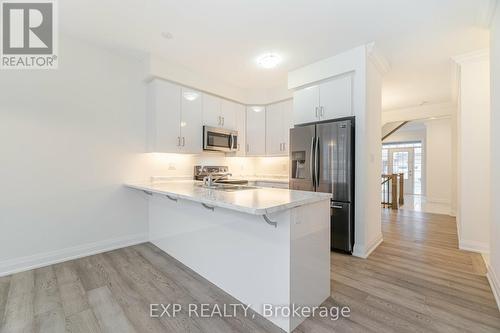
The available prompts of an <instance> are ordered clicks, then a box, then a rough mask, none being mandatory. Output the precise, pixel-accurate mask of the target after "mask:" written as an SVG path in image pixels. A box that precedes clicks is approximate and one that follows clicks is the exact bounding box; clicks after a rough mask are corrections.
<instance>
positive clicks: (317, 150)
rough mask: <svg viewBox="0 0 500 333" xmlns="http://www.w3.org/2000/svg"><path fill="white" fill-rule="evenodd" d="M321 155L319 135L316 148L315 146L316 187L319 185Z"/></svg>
mask: <svg viewBox="0 0 500 333" xmlns="http://www.w3.org/2000/svg"><path fill="white" fill-rule="evenodd" d="M319 158H320V156H319V137H317V138H316V148H315V152H314V170H315V171H314V173H315V176H316V180H315V182H316V187H319V175H320V172H319V163H320V160H319Z"/></svg>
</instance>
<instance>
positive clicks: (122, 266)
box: [0, 210, 500, 333]
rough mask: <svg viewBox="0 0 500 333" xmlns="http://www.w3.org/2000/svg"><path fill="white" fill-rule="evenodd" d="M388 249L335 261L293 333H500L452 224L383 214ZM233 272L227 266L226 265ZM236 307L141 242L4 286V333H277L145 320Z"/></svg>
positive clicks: (253, 322)
mask: <svg viewBox="0 0 500 333" xmlns="http://www.w3.org/2000/svg"><path fill="white" fill-rule="evenodd" d="M382 219H383V234H384V243H382V245H380V246H379V247H378V248H377V249H376V251H375V252H374V253H373V254H372V255H371V256H370V257H369V258H368V259H366V260H363V259H358V258H354V257H351V256H346V255H341V254H336V253H333V254H332V256H331V260H332V280H331V285H332V294H331V298H329V299H328V300H327V301H326V302H325V304H324V305H329V306H343V305H347V306H349V307H350V308H351V316H350V318H345V319H341V320H337V321H332V320H330V319H328V318H310V319H307V320H306V321H305V322H303V323H302V324H301V325H300V326H299V327H298V328H297V329H296V330H295V332H398V333H399V332H500V313H499V311H498V308H497V307H496V304H495V300H494V298H493V294H492V292H491V289H490V287H489V285H488V282H487V280H486V277H485V267H484V263H483V261H482V258H481V257H480V256H479V255H478V254H474V253H470V252H466V251H460V250H458V243H457V233H456V226H455V219H453V218H451V217H449V216H445V215H432V214H424V213H419V212H412V211H399V212H396V213H394V212H392V211H390V210H384V211H383V212H382ZM228 264H230V263H228ZM175 302H178V303H181V304H189V303H198V304H199V303H212V304H213V303H217V304H220V305H222V304H231V303H236V300H234V299H233V298H232V297H230V296H229V295H227V294H226V293H224V292H222V291H221V290H220V289H218V288H217V287H215V286H214V285H212V284H211V283H209V282H208V281H206V280H205V279H203V278H201V277H200V276H199V275H197V274H196V273H194V272H193V271H191V270H190V269H188V268H186V267H185V266H183V265H182V264H180V263H179V262H177V261H176V260H174V259H173V258H171V257H169V256H168V255H166V254H164V253H163V252H162V251H161V250H159V249H158V248H156V247H155V246H153V245H152V244H149V243H146V244H141V245H137V246H131V247H128V248H124V249H119V250H115V251H111V252H107V253H103V254H98V255H94V256H90V257H85V258H82V259H77V260H73V261H68V262H65V263H61V264H57V265H52V266H48V267H44V268H39V269H35V270H31V271H27V272H23V273H18V274H14V275H11V276H7V277H3V278H0V327H1V332H2V333H14V332H50V333H57V332H64V331H67V332H117V333H122V332H210V333H212V332H281V330H280V329H278V328H276V327H275V326H273V325H272V324H270V323H269V322H268V321H267V320H264V319H262V318H260V317H258V316H257V317H256V318H254V319H251V318H248V317H244V316H243V315H242V311H239V315H238V316H237V317H236V318H225V319H224V318H209V319H207V318H188V317H187V313H186V312H187V311H183V312H181V314H180V315H179V316H178V317H176V318H167V317H163V318H161V319H158V318H155V319H152V318H150V317H149V304H150V303H175Z"/></svg>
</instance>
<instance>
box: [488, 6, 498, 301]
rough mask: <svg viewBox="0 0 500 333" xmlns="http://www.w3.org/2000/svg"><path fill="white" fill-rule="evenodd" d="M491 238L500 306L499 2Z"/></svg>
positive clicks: (492, 276) (491, 273)
mask: <svg viewBox="0 0 500 333" xmlns="http://www.w3.org/2000/svg"><path fill="white" fill-rule="evenodd" d="M490 47H491V49H490V52H491V53H490V60H491V72H490V73H491V132H490V133H491V143H492V146H491V172H492V177H491V206H492V207H495V209H492V210H491V229H490V230H491V232H490V236H491V241H490V245H491V247H490V265H489V267H488V278H489V280H490V284H491V285H492V289H493V291H494V293H495V296H496V300H497V304H498V306H499V308H500V210H499V209H498V207H499V206H500V191H499V189H500V177H499V170H500V149H499V148H498V144H499V143H500V5H499V4H498V2H497V9H496V14H495V16H494V18H493V24H492V32H491V46H490Z"/></svg>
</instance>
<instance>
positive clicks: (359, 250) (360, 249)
mask: <svg viewBox="0 0 500 333" xmlns="http://www.w3.org/2000/svg"><path fill="white" fill-rule="evenodd" d="M383 241H384V238H383V236H382V234H380V235H378V236H377V237H376V238H375V239H374V240H373V241H371V242H370V244H368V246H364V245H356V244H354V251H353V252H352V255H353V256H355V257H359V258H363V259H366V258H368V256H369V255H370V254H371V253H372V252H373V251H375V249H376V248H377V247H378V246H379V245H380V244H381V243H382V242H383Z"/></svg>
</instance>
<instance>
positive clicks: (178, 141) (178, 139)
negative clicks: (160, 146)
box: [177, 136, 181, 147]
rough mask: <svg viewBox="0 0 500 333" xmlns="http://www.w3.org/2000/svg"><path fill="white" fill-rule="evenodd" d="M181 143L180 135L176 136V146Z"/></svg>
mask: <svg viewBox="0 0 500 333" xmlns="http://www.w3.org/2000/svg"><path fill="white" fill-rule="evenodd" d="M180 145H181V137H180V136H178V137H177V147H179V146H180Z"/></svg>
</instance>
